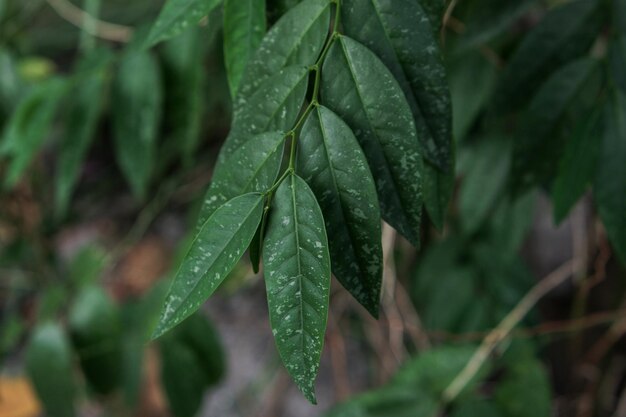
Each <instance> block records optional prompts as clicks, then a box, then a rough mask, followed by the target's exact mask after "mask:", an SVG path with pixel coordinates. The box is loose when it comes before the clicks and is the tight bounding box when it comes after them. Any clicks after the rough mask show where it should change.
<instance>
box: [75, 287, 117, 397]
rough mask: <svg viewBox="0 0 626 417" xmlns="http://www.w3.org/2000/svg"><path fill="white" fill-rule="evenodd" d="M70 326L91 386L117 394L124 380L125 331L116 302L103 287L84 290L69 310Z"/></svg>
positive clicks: (98, 390) (97, 390) (100, 391)
mask: <svg viewBox="0 0 626 417" xmlns="http://www.w3.org/2000/svg"><path fill="white" fill-rule="evenodd" d="M69 327H70V332H71V336H72V342H73V344H74V346H75V347H76V350H77V351H78V354H79V358H80V363H81V367H82V369H83V373H84V374H85V377H86V379H87V381H88V382H89V384H90V385H91V387H92V388H93V389H94V391H96V392H97V393H99V394H109V393H111V392H112V391H114V390H115V389H116V388H117V387H119V385H120V382H121V378H122V365H121V363H122V328H121V318H120V314H119V311H118V308H117V306H116V305H115V304H114V302H113V300H111V298H110V297H109V296H108V294H106V293H105V292H104V290H103V289H102V288H100V287H96V286H89V287H85V288H84V289H83V290H82V291H80V293H79V294H78V296H77V297H76V301H75V302H74V304H73V305H72V307H71V309H70V312H69Z"/></svg>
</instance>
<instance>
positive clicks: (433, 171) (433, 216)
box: [423, 144, 456, 231]
mask: <svg viewBox="0 0 626 417" xmlns="http://www.w3.org/2000/svg"><path fill="white" fill-rule="evenodd" d="M452 148H453V150H452V155H453V158H452V166H451V167H450V170H449V172H441V171H440V170H439V169H438V168H437V167H435V166H433V165H431V164H430V162H428V161H425V162H424V185H423V187H424V207H425V208H426V212H427V213H428V216H429V217H430V220H431V221H432V223H433V225H434V226H435V227H436V228H437V230H439V231H442V230H443V227H444V225H445V221H446V213H447V212H448V206H449V205H450V200H452V196H453V194H454V186H455V180H456V175H455V161H454V154H455V151H454V148H455V145H454V144H453V145H452Z"/></svg>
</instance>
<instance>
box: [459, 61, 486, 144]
mask: <svg viewBox="0 0 626 417" xmlns="http://www.w3.org/2000/svg"><path fill="white" fill-rule="evenodd" d="M449 68H450V69H449V74H450V92H451V95H452V124H453V127H452V131H453V134H454V139H455V140H456V141H457V142H462V141H463V139H465V137H466V136H467V135H468V133H469V132H470V129H471V128H472V126H473V125H474V124H475V122H476V118H477V117H478V116H479V115H480V112H481V111H482V110H484V108H485V106H486V105H487V103H488V101H489V97H490V95H491V92H492V91H493V87H494V85H495V81H496V67H495V66H494V65H493V64H491V63H490V62H489V61H487V59H485V57H484V56H483V55H482V54H480V53H479V52H471V53H469V54H465V55H463V56H462V57H459V58H458V59H455V60H454V61H453V62H451V63H450V64H449Z"/></svg>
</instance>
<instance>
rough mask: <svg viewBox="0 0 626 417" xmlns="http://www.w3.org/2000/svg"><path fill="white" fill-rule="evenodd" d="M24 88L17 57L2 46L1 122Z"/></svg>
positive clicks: (0, 76)
mask: <svg viewBox="0 0 626 417" xmlns="http://www.w3.org/2000/svg"><path fill="white" fill-rule="evenodd" d="M22 88H23V86H22V80H21V79H20V77H19V74H18V69H17V63H16V62H15V58H14V57H13V55H12V54H11V53H10V52H9V51H8V50H6V49H5V48H2V47H0V123H2V122H3V118H4V117H5V116H7V115H8V114H9V113H10V112H12V111H13V109H14V107H15V106H16V105H17V103H18V101H19V97H20V92H21V90H22Z"/></svg>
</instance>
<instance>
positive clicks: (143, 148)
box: [112, 50, 163, 199]
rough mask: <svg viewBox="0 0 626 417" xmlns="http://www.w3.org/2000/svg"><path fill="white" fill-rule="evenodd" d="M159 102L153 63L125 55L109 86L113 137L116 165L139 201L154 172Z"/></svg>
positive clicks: (158, 76)
mask: <svg viewBox="0 0 626 417" xmlns="http://www.w3.org/2000/svg"><path fill="white" fill-rule="evenodd" d="M162 99H163V93H162V84H161V74H160V71H159V67H158V64H157V62H156V60H155V59H154V58H153V57H152V55H150V54H149V53H148V52H145V51H138V50H130V51H128V52H127V53H126V54H125V55H124V56H123V58H122V61H121V63H120V66H119V68H118V73H117V75H116V77H115V81H114V84H113V99H112V101H113V103H112V111H113V114H112V118H113V133H114V139H115V151H116V156H117V161H118V164H119V165H120V168H121V169H122V172H123V173H124V175H125V177H126V179H127V180H128V182H129V183H130V185H131V188H132V190H133V193H134V194H135V195H136V196H137V197H139V198H142V199H143V198H145V197H146V193H147V188H148V185H149V181H150V177H151V174H152V171H153V169H154V162H155V156H156V155H155V153H156V144H157V135H158V129H159V127H160V120H161V104H162Z"/></svg>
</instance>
